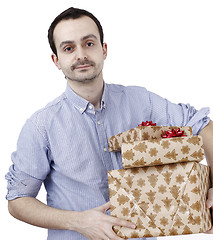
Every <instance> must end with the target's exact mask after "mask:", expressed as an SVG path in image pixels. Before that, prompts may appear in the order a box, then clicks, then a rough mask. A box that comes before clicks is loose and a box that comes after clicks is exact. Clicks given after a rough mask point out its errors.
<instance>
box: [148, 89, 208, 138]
mask: <svg viewBox="0 0 213 240" xmlns="http://www.w3.org/2000/svg"><path fill="white" fill-rule="evenodd" d="M149 99H150V104H151V117H150V119H151V120H153V122H156V123H157V124H158V125H162V126H163V125H164V126H165V125H166V126H167V125H168V126H191V127H192V132H193V134H194V135H198V134H199V132H200V131H201V130H202V129H203V128H204V127H205V126H206V125H207V124H208V123H209V121H210V118H209V117H208V114H209V112H210V109H209V108H208V107H204V108H201V109H200V110H196V109H195V108H194V107H193V106H190V104H183V103H179V104H174V103H172V102H170V101H168V100H167V99H164V98H162V97H160V96H158V95H157V94H154V93H152V92H149Z"/></svg>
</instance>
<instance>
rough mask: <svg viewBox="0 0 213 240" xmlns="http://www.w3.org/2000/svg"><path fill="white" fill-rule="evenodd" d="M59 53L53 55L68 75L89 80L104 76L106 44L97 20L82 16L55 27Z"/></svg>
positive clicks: (72, 78)
mask: <svg viewBox="0 0 213 240" xmlns="http://www.w3.org/2000/svg"><path fill="white" fill-rule="evenodd" d="M53 37H54V42H55V46H56V49H57V55H58V56H56V55H54V54H53V55H52V59H53V61H54V63H55V64H56V66H57V67H58V68H59V69H61V70H62V71H63V73H64V75H65V76H66V78H67V79H69V80H72V81H78V82H88V81H91V80H94V79H96V78H98V77H102V69H103V64H104V60H105V59H106V56H107V46H106V44H104V45H103V47H102V45H101V42H100V35H99V31H98V28H97V25H96V24H95V22H94V21H93V20H92V19H91V18H89V17H87V16H83V17H81V18H78V19H69V20H63V21H61V22H59V23H58V24H57V25H56V27H55V30H54V34H53Z"/></svg>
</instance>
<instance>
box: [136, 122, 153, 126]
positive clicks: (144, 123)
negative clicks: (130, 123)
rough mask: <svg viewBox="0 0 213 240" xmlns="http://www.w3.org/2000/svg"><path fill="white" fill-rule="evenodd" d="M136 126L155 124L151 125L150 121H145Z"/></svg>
mask: <svg viewBox="0 0 213 240" xmlns="http://www.w3.org/2000/svg"><path fill="white" fill-rule="evenodd" d="M138 126H156V123H153V122H152V121H146V122H142V123H141V124H138Z"/></svg>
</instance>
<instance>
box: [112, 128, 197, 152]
mask: <svg viewBox="0 0 213 240" xmlns="http://www.w3.org/2000/svg"><path fill="white" fill-rule="evenodd" d="M178 128H180V130H181V131H184V132H185V135H187V136H192V129H191V127H186V126H184V127H174V126H172V127H168V126H139V127H136V128H133V129H130V130H128V131H125V132H122V133H119V134H118V135H115V136H112V137H110V138H109V139H108V146H109V151H110V152H112V151H120V150H121V145H122V143H131V142H135V141H141V140H150V139H156V138H157V139H158V138H161V135H162V134H163V133H164V132H165V131H167V130H172V129H178Z"/></svg>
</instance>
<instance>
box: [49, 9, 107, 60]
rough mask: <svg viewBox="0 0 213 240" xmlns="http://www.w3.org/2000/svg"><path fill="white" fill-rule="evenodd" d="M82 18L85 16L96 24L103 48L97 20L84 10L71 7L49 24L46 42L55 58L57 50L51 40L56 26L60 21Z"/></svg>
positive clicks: (99, 25) (100, 28) (101, 34)
mask: <svg viewBox="0 0 213 240" xmlns="http://www.w3.org/2000/svg"><path fill="white" fill-rule="evenodd" d="M82 16H87V17H89V18H91V19H92V20H93V21H94V22H95V23H96V25H97V27H98V31H99V34H100V41H101V44H102V46H103V38H104V34H103V29H102V26H101V24H100V22H99V21H98V19H97V18H96V17H95V16H94V15H93V14H92V13H90V12H88V11H86V10H83V9H78V8H74V7H71V8H68V9H67V10H65V11H64V12H62V13H61V14H59V15H58V16H57V17H56V18H55V19H54V21H53V22H52V23H51V25H50V27H49V30H48V41H49V44H50V48H51V49H52V51H53V53H55V55H56V56H57V50H56V46H55V42H54V39H53V32H54V29H55V27H56V25H57V24H58V23H59V22H60V21H62V20H68V19H77V18H80V17H82Z"/></svg>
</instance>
